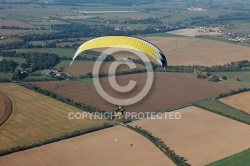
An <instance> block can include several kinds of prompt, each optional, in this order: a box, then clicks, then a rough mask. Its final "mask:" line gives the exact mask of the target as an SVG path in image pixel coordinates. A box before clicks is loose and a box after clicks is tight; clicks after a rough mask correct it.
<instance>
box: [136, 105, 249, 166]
mask: <svg viewBox="0 0 250 166" xmlns="http://www.w3.org/2000/svg"><path fill="white" fill-rule="evenodd" d="M175 112H180V113H181V119H179V120H173V119H172V120H170V119H151V120H150V119H149V120H140V121H135V122H133V123H132V125H137V126H140V127H142V128H143V129H146V130H148V131H150V132H152V133H153V135H155V136H156V137H159V138H161V139H162V140H163V141H164V142H165V143H166V144H167V145H168V146H169V147H170V148H171V149H172V150H174V151H175V152H176V153H177V154H179V155H181V156H183V157H184V158H186V159H188V163H189V164H191V165H192V166H201V165H206V164H209V163H211V162H214V161H217V160H220V159H222V158H225V157H227V156H230V155H233V154H235V153H238V152H241V151H243V150H245V149H248V148H250V139H249V138H250V126H249V125H246V124H243V123H240V122H237V121H234V120H231V119H228V118H225V117H223V116H220V115H217V114H214V113H211V112H208V111H205V110H202V109H200V108H196V107H187V108H184V109H180V110H176V111H175Z"/></svg>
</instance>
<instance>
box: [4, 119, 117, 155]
mask: <svg viewBox="0 0 250 166" xmlns="http://www.w3.org/2000/svg"><path fill="white" fill-rule="evenodd" d="M112 126H113V125H111V124H109V123H103V125H100V126H96V127H90V128H88V129H81V130H77V131H74V132H72V133H66V134H64V135H62V136H59V137H54V138H50V139H47V140H42V141H39V142H35V143H33V144H30V145H25V146H16V147H12V148H10V149H6V150H2V151H0V156H4V155H7V154H10V153H14V152H18V151H22V150H25V149H30V148H34V147H38V146H42V145H46V144H49V143H53V142H57V141H61V140H63V139H68V138H72V137H76V136H79V135H82V134H87V133H91V132H94V131H98V130H102V129H105V128H109V127H112Z"/></svg>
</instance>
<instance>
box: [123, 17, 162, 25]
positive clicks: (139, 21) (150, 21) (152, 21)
mask: <svg viewBox="0 0 250 166" xmlns="http://www.w3.org/2000/svg"><path fill="white" fill-rule="evenodd" d="M123 23H125V24H163V22H162V21H161V20H160V19H159V18H152V17H150V18H145V19H137V20H134V19H133V20H132V19H129V20H124V21H123Z"/></svg>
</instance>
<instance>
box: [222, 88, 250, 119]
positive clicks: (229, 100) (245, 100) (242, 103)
mask: <svg viewBox="0 0 250 166" xmlns="http://www.w3.org/2000/svg"><path fill="white" fill-rule="evenodd" d="M220 101H221V102H223V103H224V104H227V105H229V106H231V107H234V108H236V109H238V110H242V111H244V112H246V113H248V114H250V103H249V101H250V92H244V93H240V94H236V95H232V96H228V97H224V98H221V99H220Z"/></svg>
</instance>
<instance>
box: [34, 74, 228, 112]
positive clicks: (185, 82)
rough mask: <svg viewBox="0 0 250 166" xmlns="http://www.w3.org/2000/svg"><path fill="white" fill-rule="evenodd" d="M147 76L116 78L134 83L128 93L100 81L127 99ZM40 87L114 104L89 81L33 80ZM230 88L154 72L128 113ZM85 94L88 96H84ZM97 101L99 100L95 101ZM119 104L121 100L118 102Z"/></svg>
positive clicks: (109, 108) (104, 107)
mask: <svg viewBox="0 0 250 166" xmlns="http://www.w3.org/2000/svg"><path fill="white" fill-rule="evenodd" d="M146 78H147V75H146V74H145V73H142V74H131V75H126V76H118V77H116V79H117V82H118V84H119V85H120V86H125V85H127V84H128V81H129V80H134V81H136V82H137V85H136V87H135V88H134V89H133V90H132V91H130V92H128V93H118V92H116V91H114V90H113V89H112V87H111V86H110V84H109V81H108V79H107V78H104V79H102V80H101V84H102V86H103V88H104V89H105V91H106V92H107V93H108V94H110V95H111V96H114V97H117V98H120V99H124V98H125V99H126V98H130V97H133V96H135V95H137V94H138V93H139V92H140V91H141V90H142V88H143V87H144V85H145V82H146ZM34 84H35V85H38V86H39V87H41V88H42V89H46V90H49V91H53V92H55V93H58V94H60V95H62V96H65V97H69V98H71V99H73V100H75V101H79V102H81V103H84V104H88V105H93V106H95V107H97V108H100V109H102V110H106V111H112V110H113V108H114V106H113V105H112V104H109V103H107V102H106V101H105V100H103V99H102V98H101V97H100V96H99V94H98V93H97V91H96V90H95V88H94V86H93V85H92V84H87V85H85V84H84V83H79V82H73V81H55V82H54V81H53V82H35V83H34ZM229 90H230V89H229V88H227V87H224V86H220V85H216V84H215V83H211V82H208V81H204V80H199V79H196V78H191V77H188V76H183V75H179V74H173V73H155V74H154V83H153V86H152V88H151V90H150V92H149V93H148V95H147V96H146V98H144V99H143V100H142V101H140V102H139V103H137V104H134V105H133V106H128V107H127V111H129V112H141V111H142V112H151V111H152V112H154V111H161V110H165V109H169V108H173V107H179V106H181V105H185V104H190V103H193V102H195V101H199V100H203V99H206V98H213V97H215V96H217V95H218V94H220V93H225V92H228V91H229ZM84 96H88V97H84ZM97 101H98V102H97ZM117 104H120V105H122V104H123V103H117Z"/></svg>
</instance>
